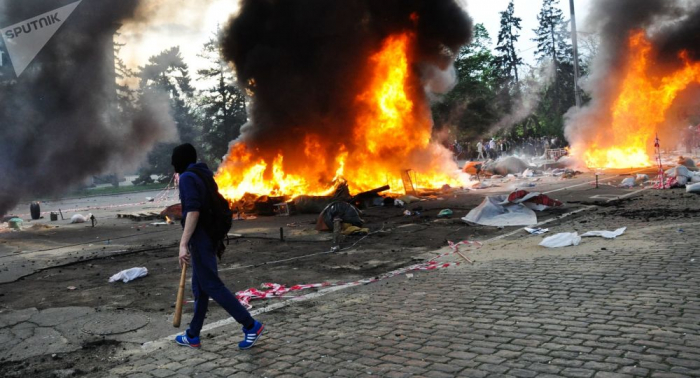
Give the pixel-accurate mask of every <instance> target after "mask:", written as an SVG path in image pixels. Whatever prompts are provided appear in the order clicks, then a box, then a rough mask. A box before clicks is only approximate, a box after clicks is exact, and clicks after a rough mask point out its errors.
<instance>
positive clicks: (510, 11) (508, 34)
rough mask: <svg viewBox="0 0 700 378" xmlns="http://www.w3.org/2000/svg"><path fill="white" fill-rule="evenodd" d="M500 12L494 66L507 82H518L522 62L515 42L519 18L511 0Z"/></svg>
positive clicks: (517, 35)
mask: <svg viewBox="0 0 700 378" xmlns="http://www.w3.org/2000/svg"><path fill="white" fill-rule="evenodd" d="M500 13H501V28H500V30H499V31H498V43H497V44H496V58H495V59H494V66H495V67H496V68H497V69H498V71H499V76H501V77H502V78H503V79H506V80H507V81H508V82H514V83H516V84H517V83H518V81H519V80H520V78H519V74H518V66H521V65H522V64H523V59H522V58H521V57H519V56H518V51H517V50H516V48H515V44H516V43H517V42H518V39H519V38H520V34H519V31H520V30H521V29H522V27H521V26H520V22H521V21H522V19H521V18H519V17H515V4H514V3H513V0H511V1H510V3H509V4H508V8H506V10H505V11H503V12H500Z"/></svg>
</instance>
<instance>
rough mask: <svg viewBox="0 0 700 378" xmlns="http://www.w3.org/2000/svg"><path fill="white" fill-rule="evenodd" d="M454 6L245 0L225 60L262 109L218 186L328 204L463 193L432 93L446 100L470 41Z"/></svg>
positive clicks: (422, 1) (424, 0)
mask: <svg viewBox="0 0 700 378" xmlns="http://www.w3.org/2000/svg"><path fill="white" fill-rule="evenodd" d="M471 26H472V23H471V19H470V18H469V17H468V16H467V14H466V13H465V11H464V10H463V9H462V8H461V7H460V6H459V5H458V4H457V2H456V1H454V0H413V1H396V0H391V1H373V0H348V1H343V2H342V4H341V3H338V2H328V1H325V0H314V1H303V2H302V1H296V2H294V1H279V0H277V1H265V2H262V1H256V0H244V1H242V3H241V10H240V14H239V15H238V16H237V17H235V18H234V19H232V20H231V22H230V24H229V25H228V26H227V28H226V30H225V35H224V38H223V46H222V50H223V53H224V55H225V57H226V58H227V59H228V60H230V61H231V62H232V63H233V64H234V65H235V68H236V72H237V74H238V82H239V85H240V86H241V87H243V88H245V90H246V91H247V92H248V94H249V95H250V97H251V104H250V107H249V114H250V121H249V122H248V123H247V124H246V125H245V126H243V128H242V129H241V136H240V138H239V139H237V140H235V141H233V142H232V144H231V146H230V150H229V153H228V155H227V156H226V158H225V160H224V162H223V163H222V165H221V166H220V167H219V170H218V172H217V175H216V181H217V183H218V184H219V188H220V191H221V192H222V193H223V194H224V196H226V197H227V198H229V199H231V200H236V199H241V198H243V197H244V196H254V197H257V196H261V195H267V196H272V197H275V196H288V197H295V196H298V195H301V194H307V195H329V194H332V193H333V192H335V191H336V188H337V185H338V183H341V182H347V183H348V184H349V185H350V187H351V190H352V191H353V192H355V193H356V192H362V191H367V190H371V189H375V188H378V187H381V186H383V185H387V184H388V185H390V186H391V188H392V190H394V191H398V190H403V183H402V176H405V175H407V173H406V170H407V169H409V168H411V169H413V173H414V176H413V177H414V179H415V180H416V181H417V182H413V185H414V186H416V187H437V188H440V187H442V186H443V185H444V184H449V185H453V186H460V185H461V184H462V182H463V181H465V179H466V175H464V174H461V173H460V172H459V170H458V168H457V165H456V164H455V162H454V161H453V160H452V156H451V154H450V151H449V150H447V149H446V148H444V147H443V146H442V145H440V144H438V143H437V142H434V141H432V140H431V136H432V135H431V134H432V118H431V114H430V108H429V102H428V96H427V93H428V92H430V91H433V92H435V91H446V90H448V89H450V86H451V85H452V82H453V81H454V71H453V67H452V62H453V60H454V56H455V54H456V52H457V51H458V50H459V48H460V47H461V46H462V45H463V44H465V43H467V42H468V41H469V39H470V37H471Z"/></svg>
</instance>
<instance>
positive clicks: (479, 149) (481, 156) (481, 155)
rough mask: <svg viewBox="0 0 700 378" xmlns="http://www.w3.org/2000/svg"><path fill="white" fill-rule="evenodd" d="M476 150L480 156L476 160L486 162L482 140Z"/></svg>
mask: <svg viewBox="0 0 700 378" xmlns="http://www.w3.org/2000/svg"><path fill="white" fill-rule="evenodd" d="M476 150H477V151H478V152H479V156H477V158H476V160H486V158H485V157H484V144H483V143H481V140H479V143H477V144H476Z"/></svg>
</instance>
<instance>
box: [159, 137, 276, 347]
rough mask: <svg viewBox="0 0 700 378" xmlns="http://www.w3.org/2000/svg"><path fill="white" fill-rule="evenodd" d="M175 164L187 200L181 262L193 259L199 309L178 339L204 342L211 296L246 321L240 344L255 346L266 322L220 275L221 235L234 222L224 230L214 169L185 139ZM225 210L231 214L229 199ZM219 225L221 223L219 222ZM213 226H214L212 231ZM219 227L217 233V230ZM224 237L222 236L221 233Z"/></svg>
mask: <svg viewBox="0 0 700 378" xmlns="http://www.w3.org/2000/svg"><path fill="white" fill-rule="evenodd" d="M172 165H173V167H174V168H175V172H177V173H178V174H179V175H180V182H179V188H180V202H181V203H182V224H183V232H182V239H181V240H180V254H179V260H180V266H182V265H183V264H191V265H192V293H193V294H194V299H195V303H194V315H193V316H192V321H191V322H190V326H189V328H188V329H187V331H185V332H184V333H183V334H182V335H178V336H177V337H176V338H175V342H177V343H178V344H180V345H184V346H188V347H191V348H200V347H201V345H202V344H201V341H200V338H199V336H200V331H201V330H202V325H203V324H204V318H205V316H206V313H207V309H208V307H209V298H212V299H214V300H215V301H216V303H218V304H219V305H220V306H221V307H223V308H224V309H225V310H226V311H227V312H228V313H229V314H230V315H231V316H232V317H233V318H234V319H235V320H236V321H237V322H238V323H240V324H241V325H242V326H243V341H241V342H240V343H239V344H238V347H239V348H240V349H248V348H250V347H252V346H253V345H254V344H255V342H256V341H258V339H259V338H260V336H261V335H262V333H263V329H264V325H263V324H262V323H260V322H258V321H256V320H255V319H253V317H252V316H250V313H249V312H248V310H246V308H245V307H243V305H241V303H240V302H239V301H238V299H236V297H235V296H234V295H233V293H231V291H229V289H228V288H226V286H225V285H224V283H223V282H222V281H221V279H220V278H219V273H218V267H217V261H216V259H217V253H218V252H219V248H220V247H222V246H223V245H222V241H221V240H222V239H223V238H222V237H221V236H214V235H221V234H222V233H223V235H224V236H225V233H226V232H228V229H229V228H230V226H231V225H230V216H229V219H228V222H229V223H228V227H225V226H224V229H223V230H222V226H221V223H224V224H225V223H226V219H225V217H224V218H223V222H221V220H222V219H216V214H217V210H219V209H217V208H216V206H217V204H220V202H221V201H220V200H217V198H221V197H217V196H219V194H218V188H217V186H216V182H215V181H214V174H213V172H212V171H211V170H209V168H208V167H207V165H206V164H204V163H197V151H196V150H195V148H194V147H193V146H192V145H191V144H189V143H185V144H182V145H180V146H177V147H175V149H173V155H172ZM224 206H226V209H225V210H224V212H225V213H226V214H230V210H229V209H228V205H227V204H226V205H224ZM217 227H218V228H217ZM212 230H213V231H212ZM217 232H218V234H217ZM220 237H221V239H219V238H220Z"/></svg>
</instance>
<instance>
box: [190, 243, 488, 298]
mask: <svg viewBox="0 0 700 378" xmlns="http://www.w3.org/2000/svg"><path fill="white" fill-rule="evenodd" d="M448 244H449V246H450V248H451V249H452V251H451V252H445V253H443V254H441V255H438V256H435V257H434V258H432V259H430V261H427V262H424V263H420V264H415V265H411V266H407V267H405V268H401V269H397V270H394V271H391V272H388V273H385V274H382V275H381V276H377V277H372V278H365V279H362V280H358V281H352V282H336V283H330V282H322V283H315V284H304V285H294V286H290V287H286V286H284V285H280V284H277V283H269V282H268V283H264V284H262V285H261V288H262V290H258V289H256V288H250V289H247V290H242V291H239V292H237V293H236V294H235V295H236V298H238V300H239V301H240V302H241V304H242V305H243V306H245V308H247V309H251V308H252V307H253V306H252V305H251V304H250V301H252V300H256V299H269V298H281V297H286V295H285V294H287V293H290V292H293V291H300V290H306V289H312V288H321V287H329V286H359V285H366V284H369V283H373V282H377V281H381V280H385V279H388V278H392V277H396V276H398V275H401V274H404V273H407V272H412V271H417V270H426V271H429V270H436V269H444V268H449V267H451V266H457V265H459V264H461V262H438V261H437V260H438V259H440V258H442V257H445V256H448V255H452V254H459V255H460V256H461V257H462V258H464V259H465V260H467V261H469V262H470V263H471V262H472V261H471V260H469V259H468V258H467V257H466V256H464V255H463V254H462V253H461V252H460V251H459V246H460V245H471V246H476V248H477V249H478V248H481V245H482V244H481V243H480V242H473V241H469V240H463V241H461V242H459V243H453V242H451V241H448ZM186 303H194V301H187V302H186Z"/></svg>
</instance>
